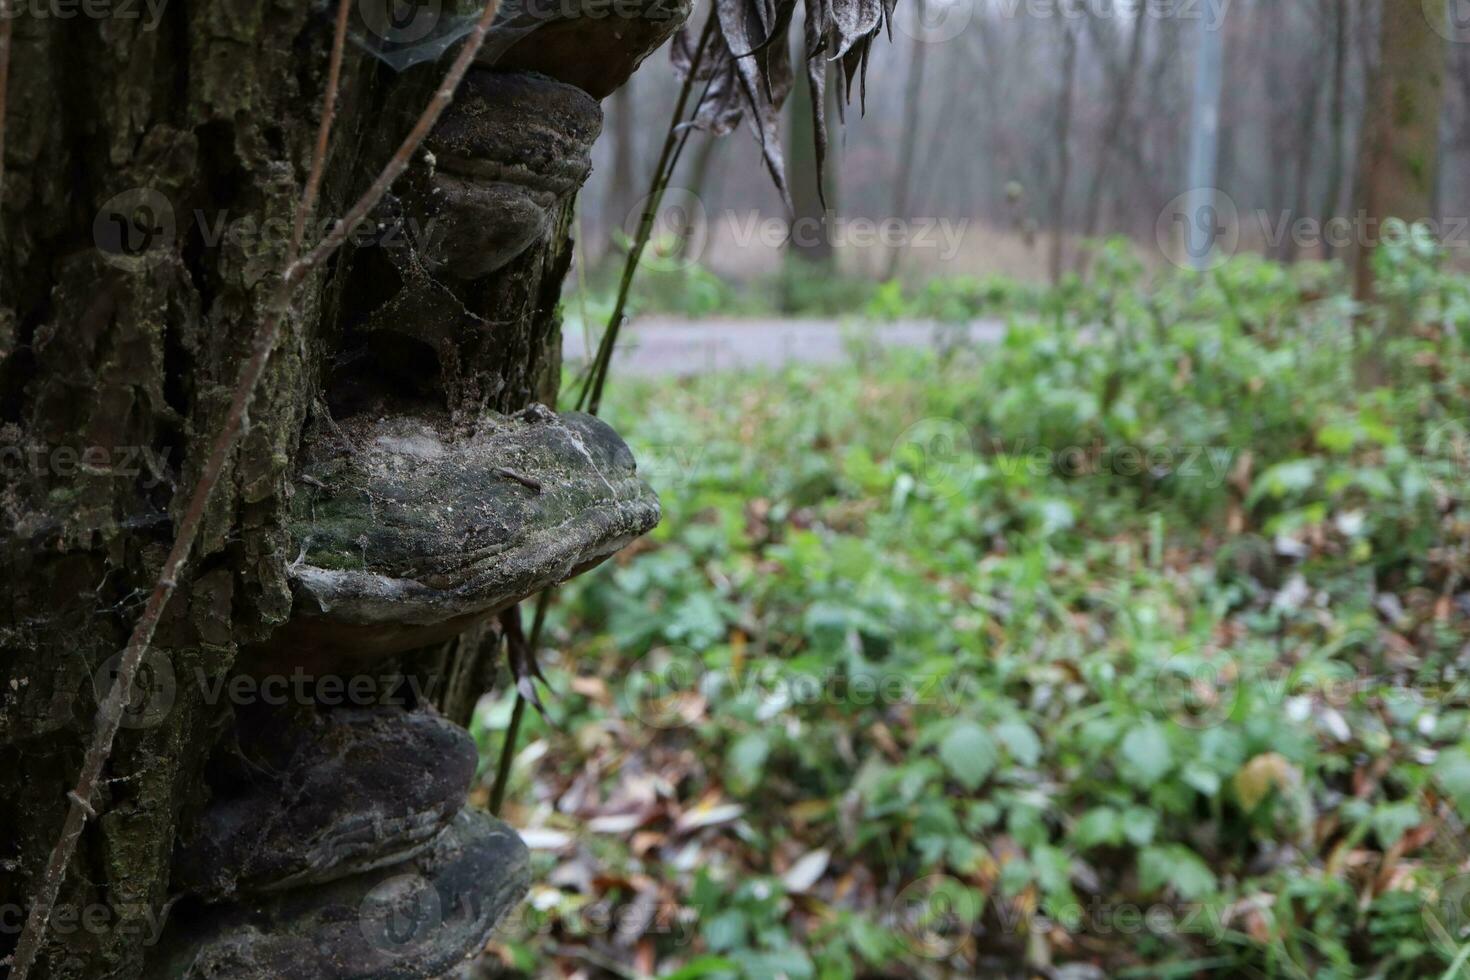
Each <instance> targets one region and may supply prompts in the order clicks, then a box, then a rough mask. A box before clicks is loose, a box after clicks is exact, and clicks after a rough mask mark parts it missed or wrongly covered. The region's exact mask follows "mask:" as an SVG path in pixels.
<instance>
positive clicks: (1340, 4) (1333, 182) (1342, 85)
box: [1320, 0, 1351, 259]
mask: <svg viewBox="0 0 1470 980" xmlns="http://www.w3.org/2000/svg"><path fill="white" fill-rule="evenodd" d="M1320 8H1321V9H1322V10H1323V16H1324V17H1326V16H1330V17H1331V18H1332V85H1331V88H1330V89H1329V90H1328V93H1329V94H1328V104H1327V132H1328V137H1327V161H1328V162H1327V187H1326V189H1325V190H1324V192H1323V196H1322V208H1321V211H1322V219H1323V221H1324V222H1326V221H1330V220H1331V219H1333V218H1335V217H1337V215H1338V214H1339V213H1340V212H1339V209H1340V208H1341V207H1342V184H1343V158H1344V156H1345V155H1346V148H1345V147H1344V146H1343V128H1344V123H1345V120H1344V118H1343V115H1344V112H1345V111H1346V109H1345V103H1346V100H1347V60H1348V19H1349V16H1350V14H1351V11H1350V9H1349V0H1322V3H1321V5H1320ZM1331 237H1332V236H1326V238H1327V239H1329V240H1325V241H1324V242H1323V249H1324V253H1325V254H1324V256H1323V257H1324V258H1327V259H1331V258H1333V257H1334V255H1335V253H1336V248H1335V247H1334V246H1333V244H1332V241H1331V240H1330V239H1331Z"/></svg>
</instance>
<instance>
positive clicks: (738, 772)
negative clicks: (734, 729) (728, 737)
mask: <svg viewBox="0 0 1470 980" xmlns="http://www.w3.org/2000/svg"><path fill="white" fill-rule="evenodd" d="M770 754H771V739H770V736H769V735H767V734H766V733H765V732H750V733H749V734H746V735H742V736H740V738H738V739H736V740H735V744H734V745H732V746H730V751H729V753H728V754H727V755H726V756H725V773H726V777H727V778H728V779H729V781H730V789H731V790H733V791H734V792H736V793H739V794H742V795H743V794H745V793H749V792H750V791H751V790H753V789H755V788H756V787H757V786H759V785H760V781H761V776H763V775H764V774H765V770H766V759H767V758H768V757H769V756H770Z"/></svg>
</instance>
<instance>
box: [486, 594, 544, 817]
mask: <svg viewBox="0 0 1470 980" xmlns="http://www.w3.org/2000/svg"><path fill="white" fill-rule="evenodd" d="M554 592H555V590H554V589H543V590H542V592H541V594H540V595H539V596H537V597H536V618H535V619H533V620H532V621H531V638H530V639H529V640H527V641H526V650H527V651H529V656H531V657H533V658H534V657H535V656H536V650H537V648H539V647H540V646H541V627H542V626H543V625H545V623H546V609H547V607H548V606H550V605H551V596H552V594H553V593H554ZM508 651H509V642H507V652H508ZM525 716H526V697H525V695H523V694H521V693H520V691H517V692H516V703H515V707H514V708H512V709H511V712H510V724H509V725H508V726H507V727H506V729H505V741H503V742H502V743H501V744H500V761H499V763H498V764H497V765H496V767H495V785H494V786H493V787H491V789H490V813H491V814H492V815H493V816H497V817H498V816H500V808H501V806H502V805H503V804H504V803H505V788H506V786H507V785H509V783H510V762H511V759H512V757H514V755H515V747H516V740H517V739H518V738H519V737H520V733H521V719H522V718H524V717H525Z"/></svg>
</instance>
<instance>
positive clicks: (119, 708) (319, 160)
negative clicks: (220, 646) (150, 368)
mask: <svg viewBox="0 0 1470 980" xmlns="http://www.w3.org/2000/svg"><path fill="white" fill-rule="evenodd" d="M350 2H351V0H339V3H338V9H337V21H336V31H335V34H334V37H333V40H332V54H331V61H330V66H329V69H328V80H327V88H326V92H325V94H324V96H323V107H322V119H321V124H320V127H319V129H318V133H317V141H316V146H315V149H314V151H313V155H312V162H311V170H310V172H309V176H308V178H307V182H306V186H305V188H304V189H303V191H302V195H301V202H300V204H299V205H298V207H297V211H296V221H295V225H294V226H293V229H292V235H291V241H290V243H289V245H288V246H287V251H286V261H285V269H284V271H283V272H282V274H281V275H280V277H279V279H278V281H277V283H276V285H275V288H274V289H273V290H272V293H271V295H270V297H269V299H268V301H267V305H266V308H265V312H264V316H263V318H262V320H261V322H260V325H259V327H258V328H257V329H256V333H255V338H254V343H253V344H252V351H251V356H250V359H249V360H248V361H247V362H246V363H245V366H244V367H243V368H242V369H241V371H240V376H239V379H238V380H237V382H236V384H235V389H234V394H233V396H232V398H231V400H230V407H229V411H228V412H227V413H226V415H225V419H224V423H223V425H222V426H221V427H220V430H219V432H218V433H216V434H215V437H214V440H213V442H212V444H211V447H210V452H209V456H208V459H207V460H206V462H205V465H204V468H203V470H202V471H201V472H200V475H199V480H198V482H196V483H195V484H194V488H193V490H192V491H191V492H190V495H189V500H188V504H187V506H186V508H185V510H184V515H183V518H182V519H181V520H180V521H179V525H178V529H177V531H176V532H175V536H174V541H173V545H172V546H171V547H170V549H169V553H168V557H167V559H166V560H165V561H164V564H163V570H162V572H161V573H160V574H159V576H158V579H157V581H156V583H155V584H154V586H153V591H152V592H151V593H150V595H149V596H148V602H147V604H146V605H145V606H144V609H143V613H142V615H141V616H139V618H138V621H137V623H136V624H135V626H134V627H133V633H132V636H131V638H130V639H129V640H128V645H127V648H126V649H125V651H124V653H123V656H122V660H121V661H120V663H119V666H118V671H117V678H116V680H115V682H114V683H113V685H112V689H111V690H110V691H108V694H107V697H106V698H105V699H103V702H102V704H101V706H100V707H99V708H98V711H97V719H96V727H95V730H94V733H93V736H92V742H91V744H90V745H89V746H88V748H87V752H86V755H85V757H84V758H83V762H82V770H81V773H80V774H79V775H78V777H77V783H76V787H75V788H74V789H72V790H71V791H70V792H68V793H67V799H68V800H69V801H70V808H69V809H68V811H67V815H66V820H65V821H64V822H63V824H62V829H61V835H60V837H59V838H58V839H57V841H56V846H55V847H54V848H53V850H52V851H51V856H50V858H49V860H48V861H47V862H46V868H45V870H44V872H43V875H42V879H41V884H40V888H39V890H38V891H37V893H36V895H35V897H34V898H33V900H32V902H31V909H30V913H29V915H28V916H27V918H26V924H25V928H24V929H23V930H22V932H21V935H20V940H19V943H18V945H17V947H16V951H15V955H14V958H13V965H12V972H11V974H10V975H11V978H12V980H26V976H27V975H28V974H29V973H30V969H31V966H32V964H33V963H34V962H35V958H36V955H37V953H39V952H40V948H41V944H42V942H43V940H44V939H45V937H46V930H47V927H48V926H49V924H50V919H51V911H52V909H53V907H54V905H55V903H56V896H57V894H58V893H59V892H60V890H61V883H62V881H63V879H64V878H65V877H66V869H67V866H68V865H69V864H70V863H71V858H72V855H73V854H74V853H75V852H76V847H77V842H78V840H80V838H81V835H82V830H83V828H84V827H85V826H86V822H87V820H88V818H90V817H94V816H96V812H95V811H94V810H93V809H92V796H93V793H94V792H95V790H96V787H97V781H98V779H99V778H100V776H101V774H102V770H103V768H104V767H105V766H106V765H107V761H108V759H109V758H110V757H111V755H112V746H113V741H114V740H115V738H116V736H117V730H118V727H119V726H120V725H121V723H122V715H123V708H124V706H125V705H126V704H127V703H128V702H129V701H130V700H131V698H132V691H133V683H134V681H135V680H136V678H137V673H138V668H139V665H140V664H141V663H142V661H143V657H144V655H145V654H146V653H147V652H148V649H149V647H150V645H151V644H152V642H153V634H154V631H155V630H156V629H157V628H158V623H159V620H160V619H161V618H162V615H163V612H164V609H165V608H167V606H168V602H169V599H171V598H172V597H173V594H174V591H175V590H176V589H177V588H178V580H179V575H180V573H181V572H182V571H183V568H184V565H185V564H186V563H187V561H188V559H189V556H190V553H191V552H192V551H193V548H194V542H195V539H196V538H197V537H198V536H199V528H200V526H201V524H202V523H203V519H204V513H205V509H206V507H207V506H208V503H209V498H210V495H211V494H212V492H213V491H214V488H215V486H216V485H217V484H218V483H219V481H220V478H221V476H222V475H223V473H224V469H225V465H226V463H227V462H228V461H229V458H230V456H231V454H232V453H233V452H234V449H235V445H236V444H237V443H238V441H239V439H240V435H241V433H242V432H243V431H244V430H245V428H246V426H247V425H248V417H249V411H250V404H251V402H252V401H253V400H254V397H255V391H256V388H257V387H258V386H259V383H260V379H261V378H262V377H263V376H264V374H265V369H266V366H267V364H268V362H269V360H270V356H271V353H272V351H274V350H275V347H276V343H277V342H278V341H279V339H280V334H281V324H282V321H283V320H284V319H285V315H286V312H287V310H288V309H289V307H290V303H291V296H292V293H293V292H294V290H295V288H296V287H297V286H298V285H299V284H300V283H301V282H302V280H303V279H305V277H306V276H307V274H309V273H310V272H311V271H312V270H313V269H314V268H316V267H317V266H319V265H320V264H321V263H322V262H324V261H326V260H327V259H328V258H329V257H330V256H331V255H332V254H333V253H334V252H335V251H336V250H337V249H338V248H339V247H340V246H341V245H342V243H343V241H344V240H345V239H346V237H347V234H348V232H349V230H350V229H351V228H352V227H354V226H355V225H356V224H357V223H358V222H360V221H362V220H363V219H364V218H365V217H366V216H367V214H368V212H370V211H371V210H372V209H373V208H374V207H375V206H376V205H377V204H378V202H379V201H381V200H382V198H383V195H384V194H386V193H387V191H388V188H389V187H390V186H391V185H392V184H393V181H394V180H396V179H397V178H398V177H399V176H400V175H401V174H402V173H403V171H404V170H406V169H408V165H409V162H410V161H411V160H412V158H413V154H414V151H415V150H417V149H418V147H419V145H420V144H421V143H422V142H423V140H424V137H425V136H427V135H428V133H429V130H430V129H432V128H433V126H434V124H435V123H436V122H437V121H438V120H439V117H440V115H442V114H443V112H444V110H445V109H446V108H447V107H448V106H449V103H450V102H451V101H452V100H453V98H454V91H455V89H456V88H458V87H459V83H460V80H461V79H463V78H464V75H465V72H466V71H468V70H469V66H470V64H471V63H472V62H473V61H474V58H475V55H476V54H478V53H479V50H480V47H481V45H482V44H483V43H484V41H485V35H486V32H487V31H488V30H489V27H490V23H491V21H493V20H494V19H495V14H496V11H497V10H498V9H499V0H488V2H487V3H486V5H485V9H484V11H483V12H482V13H481V15H480V18H479V20H478V21H476V23H475V26H474V28H473V29H472V30H471V31H470V33H469V35H468V36H467V37H466V39H465V43H464V46H463V47H461V48H460V50H459V53H458V54H457V55H456V56H455V59H454V61H453V63H452V64H451V65H450V66H449V70H448V71H447V72H446V73H445V76H444V80H443V81H442V82H441V83H440V85H439V88H438V89H437V90H436V91H435V93H434V96H433V98H431V99H430V100H429V104H428V105H427V106H426V107H425V108H424V111H423V113H422V114H421V115H420V116H419V118H418V121H417V122H415V123H414V126H413V128H412V129H411V130H410V131H409V133H408V135H407V136H406V137H404V139H403V142H402V143H401V144H399V146H398V148H397V150H396V151H395V152H394V154H393V156H392V158H391V159H390V160H389V161H388V163H387V164H386V165H385V166H384V168H383V170H382V172H381V173H379V174H378V176H377V177H376V178H375V179H374V180H373V182H372V184H371V185H369V187H368V189H367V190H366V191H365V192H364V193H363V195H362V196H361V197H360V198H359V199H358V200H357V202H356V203H355V204H354V205H353V206H352V208H351V209H350V210H349V211H348V212H347V215H346V216H345V218H344V219H343V220H342V221H339V222H336V223H335V225H334V227H333V228H332V229H331V231H329V232H328V234H327V235H326V236H325V237H323V239H322V240H321V241H320V242H318V243H317V244H316V246H315V247H314V248H312V250H311V251H310V252H308V253H307V254H306V255H305V256H301V257H298V256H299V253H300V250H301V248H302V244H303V241H304V238H305V228H306V221H307V218H308V217H309V214H310V212H311V210H312V209H313V207H314V206H315V203H316V197H317V193H318V190H319V188H320V185H321V175H322V171H323V169H324V167H325V165H326V156H327V149H328V144H329V141H330V136H331V127H332V122H333V120H334V118H335V116H336V104H337V91H338V86H339V84H340V80H341V65H342V53H343V48H344V39H345V37H346V24H347V13H348V8H349V5H350ZM9 12H10V4H9V0H0V14H3V15H5V16H0V136H3V133H4V129H3V109H4V78H5V74H6V73H5V71H4V68H5V66H6V63H7V62H8V41H9V29H10V19H9V16H8V14H9ZM0 151H3V145H0ZM0 161H3V152H0ZM0 177H3V169H0Z"/></svg>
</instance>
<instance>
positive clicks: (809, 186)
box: [783, 40, 835, 306]
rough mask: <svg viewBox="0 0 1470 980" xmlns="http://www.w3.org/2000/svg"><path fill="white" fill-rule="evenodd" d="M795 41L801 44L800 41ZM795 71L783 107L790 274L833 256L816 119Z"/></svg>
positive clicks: (802, 79) (824, 262) (789, 284)
mask: <svg viewBox="0 0 1470 980" xmlns="http://www.w3.org/2000/svg"><path fill="white" fill-rule="evenodd" d="M797 43H801V42H800V40H798V42H797ZM795 74H796V79H795V88H794V89H793V91H792V95H791V98H790V99H789V100H788V102H787V109H786V112H787V137H786V139H787V142H786V146H787V151H786V182H787V186H789V187H790V188H791V205H792V208H793V210H794V213H793V215H792V219H793V221H792V231H793V234H792V236H791V237H790V238H788V239H787V242H786V270H787V272H789V273H795V272H798V271H807V270H809V269H810V268H824V267H829V266H831V265H832V264H833V259H834V258H835V255H834V253H833V249H832V236H831V235H830V234H829V233H828V229H827V222H826V215H825V214H824V213H823V207H822V199H821V196H820V194H819V193H818V191H817V179H818V173H817V147H816V142H815V137H816V129H815V126H816V122H815V120H814V119H813V118H812V110H811V83H810V82H809V81H808V80H807V77H806V72H805V71H798V72H796V73H795ZM824 186H825V183H824ZM795 263H802V265H801V266H797V265H796V264H795ZM793 285H794V280H792V279H788V281H787V295H786V296H785V297H784V298H783V302H785V303H786V305H788V306H790V305H791V303H792V300H793V298H794V297H792V296H791V295H790V289H791V287H792V286H793Z"/></svg>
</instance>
